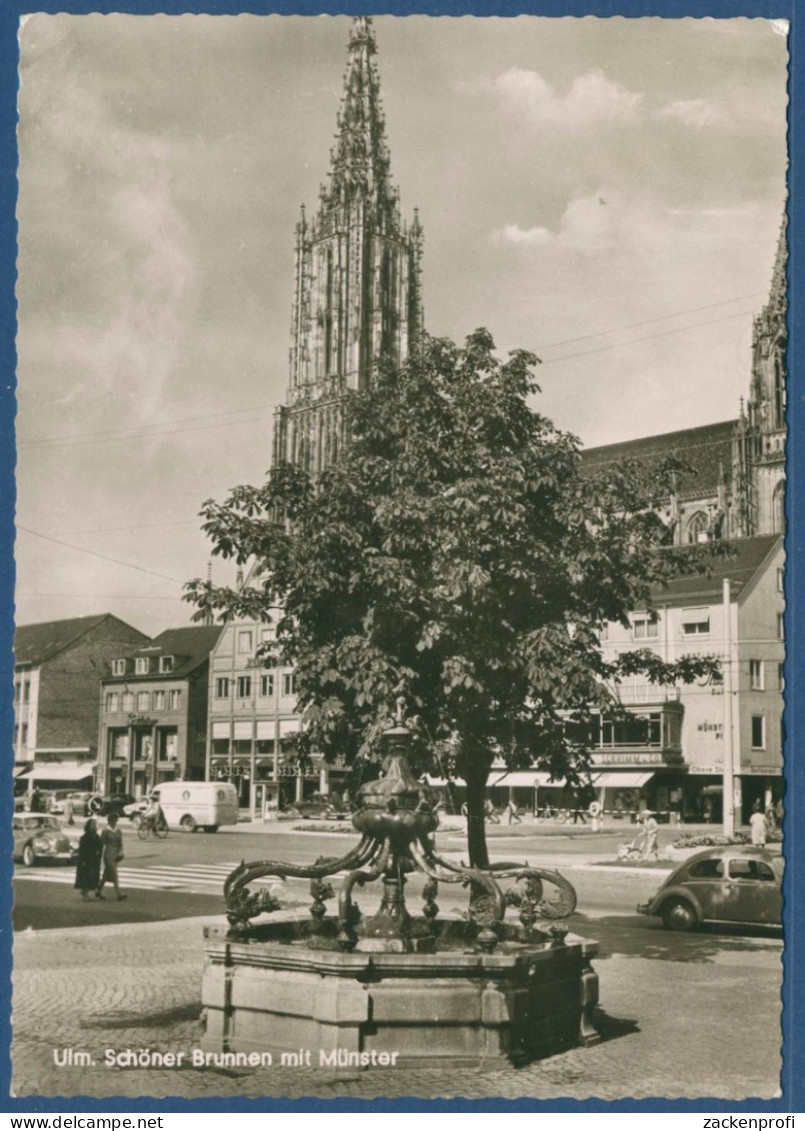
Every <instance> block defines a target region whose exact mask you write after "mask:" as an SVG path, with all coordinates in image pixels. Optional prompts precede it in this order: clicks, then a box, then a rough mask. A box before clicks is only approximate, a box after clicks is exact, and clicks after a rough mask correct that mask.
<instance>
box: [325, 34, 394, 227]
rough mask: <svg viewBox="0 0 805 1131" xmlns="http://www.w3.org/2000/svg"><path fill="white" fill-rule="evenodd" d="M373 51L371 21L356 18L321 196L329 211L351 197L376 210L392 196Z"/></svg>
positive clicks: (383, 121) (350, 39) (384, 128)
mask: <svg viewBox="0 0 805 1131" xmlns="http://www.w3.org/2000/svg"><path fill="white" fill-rule="evenodd" d="M376 52H377V44H376V42H375V33H374V28H373V27H372V20H371V18H370V17H369V16H357V17H356V19H355V22H354V23H353V25H352V31H351V34H350V37H349V53H348V57H347V69H346V74H345V75H344V95H343V98H342V100H341V109H340V111H339V114H338V133H337V135H336V144H335V148H334V149H333V151H332V165H331V169H330V183H329V186H328V187H327V188H325V189H324V192H323V194H322V195H323V200H324V202H325V203H326V204H329V205H330V206H333V205H336V204H342V205H348V204H349V203H350V202H351V201H352V200H354V198H355V197H356V196H363V197H364V198H367V199H370V200H372V201H373V202H374V203H375V204H378V205H381V206H382V205H383V204H384V203H386V202H387V201H388V200H389V199H390V198H391V197H392V196H393V193H392V191H391V186H390V172H389V152H388V147H387V145H386V123H385V119H384V117H383V111H382V108H381V105H380V81H379V79H378V75H377V70H376V68H375V65H374V62H373V59H374V56H375V54H376Z"/></svg>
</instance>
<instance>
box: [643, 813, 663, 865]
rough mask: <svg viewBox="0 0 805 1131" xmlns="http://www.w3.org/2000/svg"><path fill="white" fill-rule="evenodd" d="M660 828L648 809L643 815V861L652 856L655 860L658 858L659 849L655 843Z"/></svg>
mask: <svg viewBox="0 0 805 1131" xmlns="http://www.w3.org/2000/svg"><path fill="white" fill-rule="evenodd" d="M659 833H660V826H659V825H658V824H657V818H656V817H655V816H654V814H653V813H652V811H651V810H650V809H646V810H645V812H644V813H643V859H644V860H648V858H649V856H653V857H654V859H655V860H659V858H660V849H659V845H658V843H657V838H658V837H659Z"/></svg>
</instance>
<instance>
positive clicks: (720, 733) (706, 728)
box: [696, 722, 724, 739]
mask: <svg viewBox="0 0 805 1131" xmlns="http://www.w3.org/2000/svg"><path fill="white" fill-rule="evenodd" d="M696 730H697V731H699V732H700V733H701V734H712V736H713V738H718V739H721V738H723V737H724V724H723V723H708V722H703V723H699V725H698V726H697V727H696Z"/></svg>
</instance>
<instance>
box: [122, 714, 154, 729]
mask: <svg viewBox="0 0 805 1131" xmlns="http://www.w3.org/2000/svg"><path fill="white" fill-rule="evenodd" d="M127 721H128V724H129V726H130V727H155V726H156V725H157V720H156V719H149V718H148V716H147V715H129V717H128V720H127Z"/></svg>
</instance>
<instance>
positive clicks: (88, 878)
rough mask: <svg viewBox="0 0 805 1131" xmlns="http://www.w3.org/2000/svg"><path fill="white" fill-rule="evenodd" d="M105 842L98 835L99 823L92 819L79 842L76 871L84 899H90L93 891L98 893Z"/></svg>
mask: <svg viewBox="0 0 805 1131" xmlns="http://www.w3.org/2000/svg"><path fill="white" fill-rule="evenodd" d="M102 853H103V841H102V840H101V838H100V836H99V835H98V823H97V821H95V820H94V818H92V817H90V818H89V820H88V821H85V822H84V835H83V836H82V837H81V840H80V841H79V842H78V861H77V863H76V869H75V884H74V885H73V886H74V887H76V888H78V890H79V891H80V892H81V898H82V899H89V893H90V892H91V891H97V890H98V887H99V886H100V882H101V855H102Z"/></svg>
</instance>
